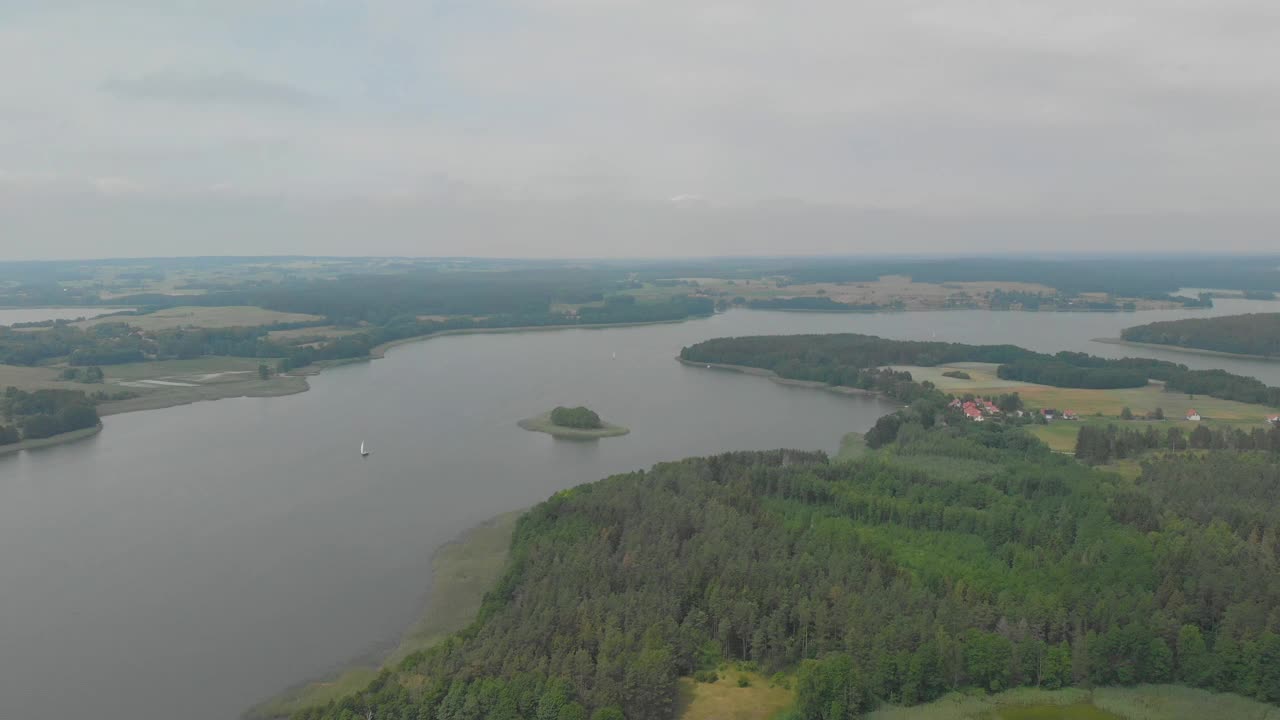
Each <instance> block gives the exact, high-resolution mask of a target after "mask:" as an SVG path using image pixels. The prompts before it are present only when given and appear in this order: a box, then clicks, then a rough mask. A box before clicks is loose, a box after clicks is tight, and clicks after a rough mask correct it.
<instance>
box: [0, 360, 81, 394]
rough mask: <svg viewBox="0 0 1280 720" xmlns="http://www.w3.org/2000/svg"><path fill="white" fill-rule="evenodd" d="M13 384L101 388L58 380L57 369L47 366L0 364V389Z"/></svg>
mask: <svg viewBox="0 0 1280 720" xmlns="http://www.w3.org/2000/svg"><path fill="white" fill-rule="evenodd" d="M9 386H13V387H16V388H18V389H19V390H26V391H28V392H30V391H32V390H46V389H50V388H63V389H66V388H71V389H76V390H83V389H86V388H87V389H89V390H90V391H92V390H93V389H94V388H101V386H100V385H81V384H80V383H76V382H67V381H66V380H58V371H57V370H54V369H53V368H47V367H25V366H22V365H0V390H3V389H4V388H7V387H9Z"/></svg>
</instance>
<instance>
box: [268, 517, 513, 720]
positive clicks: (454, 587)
mask: <svg viewBox="0 0 1280 720" xmlns="http://www.w3.org/2000/svg"><path fill="white" fill-rule="evenodd" d="M523 514H524V512H523V511H516V512H511V513H507V514H505V515H499V516H498V517H496V518H494V519H492V520H490V521H488V522H486V523H484V524H483V525H478V526H476V527H474V528H472V529H471V530H468V531H467V532H466V533H465V534H464V535H463V536H462V537H460V538H459V539H458V540H457V541H455V542H452V543H449V544H448V545H445V546H444V547H442V548H440V550H439V551H437V552H436V554H435V557H434V558H433V559H432V562H431V575H432V582H431V595H430V599H429V601H428V603H427V609H426V611H425V612H424V613H423V615H422V617H421V619H419V620H418V622H417V623H415V624H414V625H413V627H411V628H410V629H409V631H408V632H407V633H405V636H404V638H402V639H401V641H400V644H399V646H397V647H396V649H395V650H393V651H392V652H391V654H390V655H389V656H388V657H387V660H386V662H385V663H384V664H385V665H395V664H396V663H399V662H400V661H401V660H403V659H404V658H405V656H407V655H409V654H411V653H414V652H417V651H419V650H425V649H426V648H429V647H431V646H432V645H434V644H436V643H437V642H439V641H440V640H443V639H444V638H445V637H447V636H448V635H450V634H451V633H454V632H457V631H458V630H461V629H463V628H464V627H466V626H467V625H468V624H469V623H470V622H471V621H472V619H473V618H475V615H476V612H477V611H478V610H479V609H480V602H481V600H483V599H484V594H485V593H486V592H488V591H489V590H490V589H492V588H493V586H494V585H495V584H496V583H497V581H498V578H499V576H501V574H502V571H503V570H504V569H505V568H506V564H507V554H508V552H509V551H510V548H511V534H512V532H514V531H515V526H516V521H517V520H519V519H520V516H521V515H523ZM377 673H378V669H377V668H372V667H353V668H350V669H348V670H346V671H345V672H343V673H342V674H341V675H339V676H338V677H337V678H334V679H332V680H327V681H323V682H313V683H308V684H306V685H303V686H302V687H299V688H295V689H293V690H290V691H288V692H285V693H282V694H281V695H279V696H277V697H275V698H272V699H270V700H268V701H266V702H264V703H262V704H260V705H257V706H255V707H253V708H251V709H250V710H249V711H247V712H246V713H245V716H246V717H248V718H254V719H263V718H276V717H287V716H289V715H292V714H293V713H294V712H297V711H298V710H301V709H303V708H308V707H315V706H318V705H324V704H325V703H327V702H329V701H330V700H336V699H338V698H341V697H344V696H346V695H350V694H352V693H355V692H358V691H360V690H362V689H364V688H365V687H366V686H367V685H368V684H369V682H370V681H371V680H373V678H374V677H375V676H376V675H377Z"/></svg>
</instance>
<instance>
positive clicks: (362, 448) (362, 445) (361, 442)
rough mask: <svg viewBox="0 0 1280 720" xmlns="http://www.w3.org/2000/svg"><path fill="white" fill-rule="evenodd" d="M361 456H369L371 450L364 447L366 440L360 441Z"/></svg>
mask: <svg viewBox="0 0 1280 720" xmlns="http://www.w3.org/2000/svg"><path fill="white" fill-rule="evenodd" d="M360 457H369V451H368V450H365V449H364V441H363V440H361V441H360Z"/></svg>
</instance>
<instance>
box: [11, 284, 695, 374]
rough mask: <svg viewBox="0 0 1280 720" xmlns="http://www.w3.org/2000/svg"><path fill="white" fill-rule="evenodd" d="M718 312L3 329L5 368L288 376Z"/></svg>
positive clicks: (620, 302)
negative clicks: (397, 352)
mask: <svg viewBox="0 0 1280 720" xmlns="http://www.w3.org/2000/svg"><path fill="white" fill-rule="evenodd" d="M714 311H715V308H714V306H713V304H712V301H711V300H710V299H707V298H691V297H675V298H672V299H671V300H669V301H663V302H654V303H637V302H635V299H634V298H632V297H630V296H619V297H610V298H608V299H606V301H605V302H604V304H603V305H602V306H599V307H584V308H582V309H581V310H580V311H579V313H578V314H577V315H571V314H566V313H558V312H557V313H552V312H549V311H545V310H544V311H539V312H534V313H531V314H505V315H492V316H487V317H475V316H460V317H454V318H449V319H446V320H437V319H429V320H422V319H419V316H418V315H417V314H416V313H407V314H402V315H398V316H395V317H392V318H390V319H389V320H388V321H387V322H386V323H385V324H383V325H379V326H370V325H364V326H362V329H361V330H360V331H359V332H356V333H352V334H349V335H344V336H342V337H338V338H334V339H332V340H328V341H325V342H323V343H322V344H320V345H318V346H317V345H315V344H314V343H310V342H306V339H305V338H302V339H298V340H295V341H291V342H281V341H277V340H272V339H271V338H270V333H271V332H272V331H274V330H293V329H298V328H306V327H314V326H319V325H326V324H329V323H330V320H319V321H309V322H290V323H275V324H271V325H260V326H254V327H231V328H175V329H169V330H153V331H147V332H142V331H139V330H138V329H136V328H134V327H132V326H130V325H129V324H128V316H122V317H121V318H120V320H121V321H120V322H107V323H99V324H96V325H93V326H90V327H88V328H84V329H81V328H79V327H74V326H71V325H67V324H54V325H52V326H50V327H48V328H47V329H43V330H39V331H35V332H21V331H17V330H13V329H10V328H5V327H0V363H4V364H9V365H38V364H41V363H44V362H48V361H53V360H57V359H63V358H65V359H66V360H67V362H69V363H70V364H71V365H75V366H91V365H118V364H122V363H130V362H139V361H143V360H168V359H187V358H196V357H203V356H206V355H229V356H234V357H251V358H283V363H282V369H285V370H287V369H290V368H297V367H303V366H306V365H309V364H311V363H313V362H317V361H322V360H342V359H350V358H360V357H367V356H368V354H369V352H370V351H371V350H372V349H373V348H374V347H376V346H378V345H382V344H384V343H388V342H392V341H395V340H401V339H404V338H409V337H418V336H423V335H430V334H432V333H436V332H441V331H444V330H463V329H487V328H507V327H540V326H553V325H578V324H614V323H631V322H656V321H673V320H683V319H685V318H688V317H691V316H705V315H710V314H712V313H713V312H714Z"/></svg>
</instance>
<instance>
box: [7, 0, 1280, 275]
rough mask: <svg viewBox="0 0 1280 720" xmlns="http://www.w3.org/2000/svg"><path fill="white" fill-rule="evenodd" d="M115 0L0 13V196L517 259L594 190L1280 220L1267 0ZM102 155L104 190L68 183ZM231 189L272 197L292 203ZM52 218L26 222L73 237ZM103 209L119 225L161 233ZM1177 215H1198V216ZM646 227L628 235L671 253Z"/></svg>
mask: <svg viewBox="0 0 1280 720" xmlns="http://www.w3.org/2000/svg"><path fill="white" fill-rule="evenodd" d="M110 5H111V7H109V8H108V7H106V4H104V3H94V2H89V1H88V0H52V1H51V2H35V1H34V0H19V2H18V3H16V4H8V5H7V6H6V9H4V10H0V83H3V84H4V87H5V93H4V96H3V97H0V158H3V163H4V166H3V168H0V170H3V172H0V202H6V203H7V204H8V205H10V206H21V205H24V204H25V205H30V206H33V207H40V206H44V205H43V204H42V203H40V202H35V201H36V200H39V199H40V197H41V194H42V193H43V194H44V196H45V198H46V199H47V200H48V203H47V204H48V205H49V206H55V205H57V203H61V205H60V206H61V207H65V208H67V209H68V211H69V212H70V213H71V214H73V215H74V214H75V212H76V207H77V203H82V202H83V203H91V204H92V207H93V208H97V209H94V210H93V212H94V213H100V214H101V215H102V217H103V218H105V219H104V220H103V221H102V225H101V227H102V228H103V230H102V231H103V232H105V233H110V232H113V231H112V230H111V229H110V228H111V227H112V225H111V222H114V221H113V220H112V218H115V217H119V218H124V217H127V216H128V212H126V211H125V209H124V208H125V207H126V206H127V207H130V208H141V207H146V208H147V211H146V212H145V213H143V212H141V211H139V212H140V216H141V217H169V216H173V217H182V218H186V219H188V220H189V221H190V222H192V224H199V225H201V226H202V228H204V230H203V231H202V232H207V233H212V234H216V233H218V232H219V231H226V232H227V233H228V234H232V232H233V230H234V234H236V235H238V236H244V237H248V236H257V237H261V238H263V239H262V240H261V242H260V243H258V245H260V246H261V249H262V250H263V251H264V252H265V251H274V250H276V249H279V248H278V247H277V246H281V247H282V246H283V245H284V244H286V243H290V242H294V239H292V238H290V237H288V236H287V235H288V233H289V232H298V233H300V235H299V236H298V237H299V238H300V239H299V240H298V242H299V243H302V244H304V245H305V242H306V241H307V238H315V237H319V236H321V235H323V233H319V232H313V231H311V230H309V229H310V228H313V227H314V226H316V225H317V224H319V225H323V226H326V227H335V228H336V227H345V225H344V224H343V223H341V222H338V221H336V220H335V219H334V218H333V217H330V216H329V213H333V214H336V215H337V216H339V217H341V216H344V215H346V216H350V217H360V218H364V220H365V221H366V222H367V225H368V226H369V227H371V228H377V229H378V232H377V233H359V234H361V236H362V237H367V238H368V247H367V248H364V250H365V251H369V252H378V251H381V250H382V249H386V250H387V251H393V250H394V251H396V252H405V251H407V250H412V249H413V248H414V247H416V245H415V244H414V243H413V242H412V241H410V240H407V239H406V238H411V237H420V234H419V233H418V229H419V228H421V227H424V226H430V227H433V228H436V230H437V231H438V233H439V234H437V235H435V236H434V238H435V239H434V240H433V242H436V241H437V240H438V241H439V242H440V243H444V245H432V246H430V247H431V248H433V249H435V250H438V251H441V252H445V253H446V254H458V253H465V252H466V251H467V250H468V248H476V247H477V245H476V243H477V242H480V241H479V240H477V239H476V238H478V237H481V236H482V235H483V234H484V228H490V229H492V228H494V227H495V226H499V225H501V226H502V227H511V228H517V229H519V230H521V231H524V232H525V233H526V235H527V243H529V244H532V249H531V250H530V251H529V252H526V253H525V254H539V253H542V254H566V253H569V254H572V252H573V249H574V248H576V247H579V246H584V247H591V245H590V243H589V242H588V243H587V244H585V245H583V244H582V243H581V242H580V240H581V238H577V237H570V236H571V235H573V234H574V233H576V232H596V231H599V232H602V233H605V234H606V235H607V236H609V237H620V236H621V235H622V234H624V233H622V231H621V230H620V229H619V228H618V227H616V224H614V225H610V224H609V223H602V224H601V225H599V226H597V225H592V224H590V223H587V222H586V221H585V220H584V216H585V215H587V214H589V213H594V212H596V210H595V209H599V212H601V213H605V212H615V213H616V217H618V218H627V222H631V223H649V224H650V226H649V227H647V228H645V227H640V228H637V229H636V233H637V234H638V235H644V236H648V237H651V238H652V237H658V236H661V235H662V233H664V232H668V233H671V234H672V236H673V237H678V238H679V242H673V243H671V244H670V248H671V249H672V250H674V251H678V252H681V253H685V254H698V253H700V252H703V251H708V250H710V249H715V250H716V252H722V251H723V250H724V247H725V246H726V244H729V245H731V244H732V238H738V237H755V236H754V235H751V234H750V233H746V232H744V230H743V225H750V222H748V221H747V220H746V219H747V218H750V219H751V222H756V223H758V224H759V226H760V227H767V228H770V232H771V233H774V234H775V235H776V236H777V237H786V238H788V247H795V248H804V247H809V246H810V245H811V246H812V247H815V248H819V247H820V248H823V249H826V250H832V249H837V248H836V246H838V244H839V242H838V241H839V239H840V238H843V242H845V243H846V244H847V246H848V248H849V250H850V251H856V250H860V249H862V248H863V245H861V244H860V243H862V242H863V240H864V239H866V238H868V237H870V236H872V235H875V234H876V233H892V232H897V229H898V228H900V227H907V226H909V227H910V228H911V229H912V233H915V234H913V235H912V237H918V238H920V240H919V242H920V243H921V247H924V246H925V239H924V238H925V235H924V233H925V229H928V231H929V232H936V233H937V234H938V236H937V238H936V239H935V242H934V247H936V248H937V249H938V250H940V251H945V250H947V249H948V248H950V247H954V243H953V242H952V241H951V239H950V238H949V237H948V233H947V226H946V223H942V222H935V221H934V219H936V218H940V217H944V218H951V219H956V222H959V221H960V220H964V219H969V220H972V222H973V223H977V224H978V225H983V226H984V227H985V226H988V225H991V224H992V223H995V224H996V225H999V226H1000V227H1018V228H1019V229H1025V228H1028V227H1030V226H1031V224H1032V221H1031V220H1027V221H1026V222H1025V223H1024V220H1026V219H1027V218H1031V219H1035V218H1042V219H1043V221H1044V223H1046V224H1047V223H1060V225H1059V226H1060V227H1071V228H1074V229H1075V230H1076V231H1079V232H1085V231H1086V229H1090V230H1089V231H1090V232H1107V233H1112V235H1110V236H1108V237H1102V238H1092V237H1091V238H1089V240H1090V241H1096V242H1097V243H1098V245H1099V247H1101V248H1107V247H1122V248H1124V249H1140V247H1149V248H1159V247H1161V245H1160V243H1159V242H1158V240H1155V239H1153V238H1155V237H1156V235H1155V234H1154V233H1150V232H1143V233H1136V232H1135V233H1126V232H1125V228H1126V227H1128V225H1126V223H1123V222H1118V221H1114V218H1116V217H1130V216H1135V215H1137V216H1142V217H1168V218H1175V219H1176V218H1182V217H1184V216H1185V214H1187V213H1191V214H1193V215H1195V216H1196V217H1203V218H1216V219H1218V221H1219V222H1221V227H1222V228H1223V232H1228V231H1230V232H1235V231H1238V230H1240V229H1241V228H1246V227H1247V228H1254V229H1256V228H1258V227H1262V226H1263V225H1264V224H1265V223H1266V222H1267V221H1266V220H1265V218H1268V217H1273V218H1274V217H1276V216H1278V215H1280V201H1278V200H1277V199H1276V197H1275V193H1274V191H1273V189H1274V188H1275V187H1276V186H1277V184H1278V183H1280V143H1277V142H1275V132H1276V131H1275V128H1277V127H1280V93H1277V92H1276V91H1275V88H1277V87H1280V44H1277V43H1274V42H1272V41H1271V35H1272V34H1271V33H1268V32H1266V29H1267V28H1275V27H1277V26H1280V4H1276V3H1275V2H1273V0H1219V2H1215V3H1205V2H1203V0H1107V1H1106V2H1104V1H1103V0H1082V1H1081V2H1076V3H1071V4H1067V5H1064V4H1060V3H1029V2H1026V1H1025V0H973V2H967V3H956V2H948V0H896V1H890V0H870V1H868V2H855V3H851V2H847V0H813V1H812V2H806V3H803V5H802V6H795V5H794V4H787V3H778V2H776V0H705V2H698V3H695V4H692V5H691V4H689V3H687V2H680V1H678V0H611V1H610V2H608V3H601V2H599V1H598V0H473V1H467V2H459V1H456V0H447V1H446V0H437V1H436V2H416V1H414V0H370V1H369V2H367V3H341V2H322V1H319V0H317V1H312V0H289V1H288V2H277V3H262V2H250V1H249V0H226V2H219V3H205V2H198V1H197V0H182V1H181V2H179V3H165V2H161V1H160V0H122V2H119V3H111V4H110ZM14 8H16V10H15V9H14ZM6 13H7V14H6ZM32 68H38V69H39V71H38V72H33V71H32ZM47 177H56V178H58V181H57V182H50V181H45V180H41V178H47ZM6 178H8V179H6ZM101 178H128V179H129V186H128V192H114V193H111V194H104V193H102V192H83V193H82V192H80V190H84V189H86V188H88V189H92V188H95V187H99V186H100V180H97V179H101ZM67 188H78V189H80V190H77V191H75V192H71V191H68V190H67ZM682 195H687V196H690V197H683V198H682V197H681V196H682ZM673 196H674V197H673ZM693 196H696V197H698V198H711V199H713V201H707V200H694V199H693ZM254 198H258V199H262V200H263V201H264V202H266V203H282V202H287V203H289V207H291V208H293V209H292V210H290V212H289V213H288V220H287V221H286V220H284V219H281V217H278V216H277V215H275V214H273V213H272V212H269V211H267V210H264V209H262V208H259V207H257V206H255V205H253V203H252V200H253V199H254ZM232 199H235V201H236V202H240V201H241V200H243V201H244V202H245V203H248V205H246V206H244V207H242V208H240V210H243V215H242V216H240V217H232V216H231V213H229V212H228V210H227V208H228V204H227V203H229V202H231V200H232ZM98 203H107V204H108V205H109V204H111V203H117V204H119V205H120V206H121V211H120V212H119V213H117V214H114V215H113V214H111V213H107V212H106V211H105V210H102V209H101V208H99V206H98ZM178 205H181V207H182V212H181V213H180V214H174V213H171V212H169V208H172V207H176V206H178ZM237 207H239V206H237ZM442 208H445V209H442ZM458 208H465V211H464V210H459V209H458ZM797 208H801V209H802V210H796V209H797ZM418 210H421V213H419V212H418ZM433 212H439V213H442V214H444V215H445V216H447V217H450V218H453V219H452V220H450V221H449V222H447V223H446V222H444V221H443V220H441V221H439V222H437V221H436V220H433V219H432V218H433V217H434V216H433V215H432V214H431V213H433ZM307 213H310V214H311V218H310V219H308V217H307ZM500 213H508V214H511V215H512V216H514V217H518V218H520V222H519V223H514V224H511V225H504V224H503V223H502V222H501V221H500V219H493V218H492V216H494V215H497V214H500ZM876 213H891V214H894V216H895V217H907V216H911V217H917V218H919V221H918V222H915V223H914V224H913V223H907V222H906V221H905V220H903V221H902V223H903V224H901V225H894V226H892V227H891V226H890V225H887V224H877V223H876V222H871V221H869V220H868V219H867V218H868V217H879V216H878V215H876ZM90 214H92V213H89V212H88V208H86V213H85V216H88V215H90ZM811 215H812V216H817V217H820V218H821V220H818V219H814V218H813V217H811ZM320 217H324V218H325V220H324V222H319V220H318V218H320ZM1002 217H1003V218H1010V220H1009V223H1007V224H1004V225H1000V224H999V223H997V220H998V219H999V218H1002ZM1236 217H1239V218H1247V219H1248V222H1244V221H1243V220H1242V221H1240V222H1235V221H1233V220H1231V219H1232V218H1236ZM51 218H52V214H51V213H45V214H43V215H40V216H34V215H32V216H30V217H28V218H27V219H26V220H25V221H24V225H23V227H24V228H27V229H28V231H29V232H35V233H38V234H40V236H41V237H44V238H46V239H47V241H46V242H44V243H43V244H42V245H41V246H40V247H41V248H43V249H47V250H48V251H49V252H55V253H65V254H75V253H77V252H81V251H82V250H76V249H75V248H76V247H81V246H78V245H76V244H75V243H76V242H77V240H76V239H75V238H74V237H72V234H71V232H70V230H69V229H67V226H65V225H63V226H61V227H63V231H65V232H67V233H68V235H67V237H66V238H64V239H62V240H59V239H58V238H57V237H56V233H54V232H53V228H54V227H55V226H58V223H56V222H55V221H54V220H53V219H51ZM273 218H274V219H273ZM480 218H483V219H480ZM673 218H676V219H673ZM730 218H739V219H741V223H743V225H739V224H738V223H739V220H733V221H732V222H731V221H730ZM1064 218H1067V219H1070V221H1069V222H1068V221H1067V220H1065V219H1064ZM1089 218H1093V219H1097V218H1104V219H1106V221H1105V222H1103V221H1101V220H1098V221H1097V222H1094V221H1093V220H1088V219H1089ZM1015 220H1016V222H1015ZM253 222H259V223H261V227H262V228H267V227H271V228H274V230H273V231H272V232H263V233H257V232H256V231H255V230H254V228H253V227H252V223H253ZM620 222H621V220H619V223H620ZM42 223H43V224H42ZM398 223H399V224H398ZM984 224H985V225H984ZM1172 224H1173V225H1176V224H1177V223H1176V222H1173V223H1172ZM119 226H120V229H119V230H118V231H115V232H118V233H119V236H120V237H119V238H118V240H119V242H118V243H117V244H118V245H119V246H120V247H121V248H127V247H129V244H130V243H135V244H139V245H140V244H141V243H143V242H144V241H145V239H144V238H142V235H143V234H144V231H145V230H146V228H150V227H157V225H155V224H154V223H151V224H149V223H144V222H140V221H134V222H132V223H126V222H124V221H123V220H121V221H119ZM974 226H975V227H976V226H977V225H974ZM1151 226H1152V227H1156V226H1159V227H1165V225H1162V224H1160V223H1154V221H1153V224H1152V225H1151ZM1274 226H1275V227H1276V228H1277V229H1280V222H1277V223H1275V225H1274ZM1188 227H1191V228H1194V229H1196V230H1197V231H1199V232H1205V233H1206V236H1205V240H1204V241H1205V242H1213V243H1215V244H1216V243H1217V242H1218V241H1219V239H1218V238H1216V237H1214V236H1215V233H1213V232H1212V231H1211V228H1212V224H1211V223H1209V222H1204V223H1192V224H1190V225H1189V226H1188ZM290 228H292V230H290ZM303 228H307V229H308V230H305V231H304V230H303ZM839 228H845V229H844V230H843V231H841V230H839ZM157 232H158V231H157ZM493 232H494V234H495V237H499V236H500V237H506V236H507V234H506V233H507V231H506V230H502V231H501V232H499V231H498V230H496V229H495V230H493ZM722 234H724V235H722ZM805 234H812V235H813V237H814V238H820V239H814V240H813V242H812V243H811V244H810V245H806V244H805V243H804V242H802V241H804V240H805V237H804V236H805ZM1049 235H1050V233H1048V232H1039V233H1038V232H1030V231H1028V232H1027V234H1026V237H1025V239H1024V240H1023V244H1024V245H1027V246H1028V247H1026V249H1028V250H1036V249H1038V248H1037V247H1034V245H1035V244H1036V243H1040V242H1048V241H1047V240H1045V239H1044V238H1047V237H1048V236H1049ZM10 236H11V235H10V234H9V233H6V234H4V235H2V236H0V255H4V254H5V251H6V250H7V249H8V248H6V247H5V246H4V243H5V242H6V239H7V238H8V237H10ZM1245 236H1247V237H1249V238H1256V237H1258V236H1257V235H1256V234H1254V233H1253V232H1252V230H1251V231H1250V232H1249V233H1247V234H1246V235H1245ZM160 237H161V236H159V235H157V238H160ZM176 237H182V234H181V233H173V232H171V231H166V233H165V234H164V235H163V238H162V239H158V240H157V242H168V243H178V244H179V245H180V244H181V243H182V242H183V241H181V240H173V239H172V238H176ZM191 237H194V236H191ZM450 237H456V238H458V240H457V241H456V242H457V243H458V246H457V247H454V248H452V249H450V248H449V247H448V246H447V245H448V242H449V238H450ZM975 237H977V236H976V235H975ZM1179 237H1183V238H1184V239H1185V240H1186V242H1192V241H1191V239H1190V236H1189V235H1185V234H1183V235H1180V236H1179ZM394 238H399V239H398V240H397V239H394ZM462 238H468V239H467V240H466V241H465V242H464V240H463V239H462ZM189 242H191V243H194V242H195V240H194V239H193V240H190V241H189ZM485 242H489V241H485ZM493 242H497V241H496V240H494V241H493ZM652 242H653V245H651V246H639V249H640V250H642V251H646V252H647V251H648V249H649V248H650V247H667V244H666V241H665V240H654V241H652ZM868 242H869V243H870V244H872V245H874V241H868ZM993 242H994V241H993ZM1126 243H1135V244H1134V245H1133V246H1132V247H1129V246H1128V245H1126ZM1137 243H1145V245H1141V246H1140V245H1138V244H1137ZM480 247H481V249H483V247H488V245H482V246H480ZM627 247H630V246H627V245H626V244H625V243H621V244H620V245H619V249H618V252H620V253H621V252H624V251H627V250H626V248H627ZM290 249H291V251H297V250H299V249H301V248H298V247H295V246H293V245H290ZM424 249H425V248H424ZM197 250H198V249H196V248H193V251H197ZM172 252H183V250H182V248H181V247H174V248H173V249H172Z"/></svg>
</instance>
